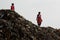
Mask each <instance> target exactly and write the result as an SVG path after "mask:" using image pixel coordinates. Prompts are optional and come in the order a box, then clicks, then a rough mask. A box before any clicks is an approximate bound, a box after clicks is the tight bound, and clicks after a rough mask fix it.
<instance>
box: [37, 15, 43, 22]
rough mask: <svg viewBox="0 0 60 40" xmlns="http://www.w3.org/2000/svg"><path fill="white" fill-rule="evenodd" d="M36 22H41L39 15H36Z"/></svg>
mask: <svg viewBox="0 0 60 40" xmlns="http://www.w3.org/2000/svg"><path fill="white" fill-rule="evenodd" d="M37 22H38V23H41V22H42V19H41V15H37Z"/></svg>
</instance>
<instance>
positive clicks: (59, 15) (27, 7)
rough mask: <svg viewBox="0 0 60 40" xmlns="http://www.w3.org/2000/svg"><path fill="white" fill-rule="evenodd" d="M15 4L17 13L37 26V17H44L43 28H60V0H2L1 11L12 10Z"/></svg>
mask: <svg viewBox="0 0 60 40" xmlns="http://www.w3.org/2000/svg"><path fill="white" fill-rule="evenodd" d="M11 3H14V4H15V11H16V12H18V13H19V14H20V15H22V16H23V17H24V18H26V19H27V20H29V21H31V22H32V23H34V24H36V25H37V23H36V16H37V13H38V12H39V11H40V12H41V15H42V19H43V22H42V25H41V27H47V26H51V27H53V28H60V0H0V9H10V6H11Z"/></svg>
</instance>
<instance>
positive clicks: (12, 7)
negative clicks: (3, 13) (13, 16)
mask: <svg viewBox="0 0 60 40" xmlns="http://www.w3.org/2000/svg"><path fill="white" fill-rule="evenodd" d="M11 10H12V11H14V10H15V7H14V3H12V5H11Z"/></svg>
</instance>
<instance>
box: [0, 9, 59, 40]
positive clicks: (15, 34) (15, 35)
mask: <svg viewBox="0 0 60 40" xmlns="http://www.w3.org/2000/svg"><path fill="white" fill-rule="evenodd" d="M0 40H60V29H54V28H51V27H38V26H36V25H35V24H33V23H32V22H30V21H28V20H26V19H25V18H24V17H23V16H21V15H19V14H18V13H16V12H15V11H11V10H0Z"/></svg>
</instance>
